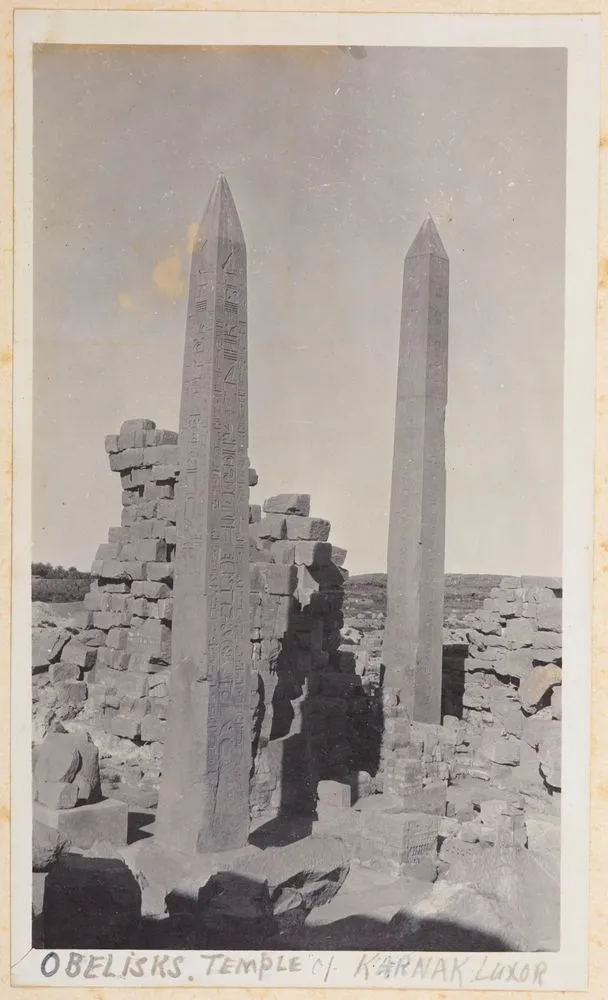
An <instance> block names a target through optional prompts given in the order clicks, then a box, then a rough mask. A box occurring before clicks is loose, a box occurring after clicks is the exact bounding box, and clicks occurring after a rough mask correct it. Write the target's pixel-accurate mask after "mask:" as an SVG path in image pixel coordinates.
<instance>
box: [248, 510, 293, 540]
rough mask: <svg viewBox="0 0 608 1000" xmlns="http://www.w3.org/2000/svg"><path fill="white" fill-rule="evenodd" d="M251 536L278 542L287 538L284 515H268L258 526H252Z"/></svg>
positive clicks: (250, 528) (250, 529)
mask: <svg viewBox="0 0 608 1000" xmlns="http://www.w3.org/2000/svg"><path fill="white" fill-rule="evenodd" d="M249 531H250V535H251V537H252V538H254V539H256V538H270V539H272V540H274V541H278V540H280V539H281V538H285V537H286V532H287V528H286V521H285V517H284V516H283V515H282V514H266V515H265V517H263V518H262V519H261V521H258V522H257V523H256V524H253V525H250V527H249Z"/></svg>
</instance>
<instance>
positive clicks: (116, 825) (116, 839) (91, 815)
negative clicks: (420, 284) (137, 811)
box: [34, 799, 129, 850]
mask: <svg viewBox="0 0 608 1000" xmlns="http://www.w3.org/2000/svg"><path fill="white" fill-rule="evenodd" d="M34 819H36V820H39V821H40V822H41V823H45V824H46V826H50V827H52V828H53V829H54V830H58V831H59V832H60V833H62V834H64V835H65V836H66V837H67V838H68V840H69V841H70V844H71V845H72V846H73V847H80V848H82V849H83V850H86V849H87V848H89V847H92V846H93V844H94V843H95V842H96V841H100V842H103V841H105V842H106V843H109V844H114V845H115V846H117V847H122V846H123V845H124V844H126V843H127V824H128V819H129V808H128V806H127V804H126V802H120V801H119V800H118V799H102V801H101V802H93V803H90V804H89V805H84V806H75V808H74V809H49V808H48V806H43V805H41V803H40V802H34Z"/></svg>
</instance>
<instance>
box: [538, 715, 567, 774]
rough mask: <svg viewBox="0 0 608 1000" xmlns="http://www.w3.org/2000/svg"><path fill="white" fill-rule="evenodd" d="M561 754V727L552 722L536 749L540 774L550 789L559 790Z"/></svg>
mask: <svg viewBox="0 0 608 1000" xmlns="http://www.w3.org/2000/svg"><path fill="white" fill-rule="evenodd" d="M561 753H562V751H561V725H560V723H559V722H558V721H553V720H552V721H551V722H550V723H549V725H548V726H547V729H546V730H545V732H544V734H543V736H542V738H541V740H540V743H539V747H538V756H539V760H540V771H541V774H542V775H543V777H544V779H545V781H546V782H547V784H548V785H550V786H551V787H552V788H561V785H562V756H561Z"/></svg>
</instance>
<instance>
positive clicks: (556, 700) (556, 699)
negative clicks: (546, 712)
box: [551, 684, 562, 719]
mask: <svg viewBox="0 0 608 1000" xmlns="http://www.w3.org/2000/svg"><path fill="white" fill-rule="evenodd" d="M551 715H552V716H553V718H554V719H561V717H562V686H561V684H559V685H556V686H555V687H554V688H553V691H552V693H551Z"/></svg>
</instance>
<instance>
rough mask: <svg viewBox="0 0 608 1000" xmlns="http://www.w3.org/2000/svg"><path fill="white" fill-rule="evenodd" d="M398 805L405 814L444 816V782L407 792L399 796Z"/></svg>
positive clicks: (445, 794)
mask: <svg viewBox="0 0 608 1000" xmlns="http://www.w3.org/2000/svg"><path fill="white" fill-rule="evenodd" d="M399 798H400V800H401V801H400V805H401V807H402V808H403V809H405V810H406V811H407V812H412V813H425V814H428V815H433V816H445V814H446V808H447V786H446V785H445V784H444V782H437V783H435V784H431V785H427V786H426V787H425V788H422V789H419V790H418V791H408V792H406V793H405V794H404V795H403V796H400V797H399Z"/></svg>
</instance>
